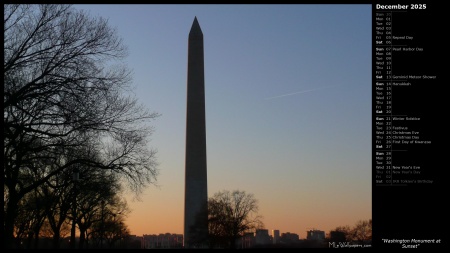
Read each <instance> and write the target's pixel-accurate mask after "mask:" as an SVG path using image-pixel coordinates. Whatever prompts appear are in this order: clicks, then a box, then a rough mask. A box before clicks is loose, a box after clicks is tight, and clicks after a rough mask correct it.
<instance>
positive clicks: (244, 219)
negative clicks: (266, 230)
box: [208, 190, 263, 248]
mask: <svg viewBox="0 0 450 253" xmlns="http://www.w3.org/2000/svg"><path fill="white" fill-rule="evenodd" d="M262 227H263V223H262V216H260V215H258V200H257V199H255V197H254V196H253V194H251V193H246V192H245V191H240V190H234V191H232V192H230V191H227V190H225V191H220V192H217V193H215V194H214V196H213V197H210V198H209V200H208V229H209V237H210V246H211V247H226V248H235V247H236V240H237V239H238V238H239V237H241V236H243V235H244V233H245V232H250V231H253V230H254V229H256V228H262Z"/></svg>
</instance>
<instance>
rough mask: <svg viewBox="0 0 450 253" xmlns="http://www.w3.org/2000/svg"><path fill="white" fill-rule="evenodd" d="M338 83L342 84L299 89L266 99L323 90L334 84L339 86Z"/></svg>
mask: <svg viewBox="0 0 450 253" xmlns="http://www.w3.org/2000/svg"><path fill="white" fill-rule="evenodd" d="M338 85H340V84H335V85H329V86H323V87H319V88H315V89H309V90H302V91H297V92H293V93H288V94H283V95H278V96H275V97H268V98H265V99H266V100H269V99H275V98H282V97H287V96H292V95H297V94H302V93H307V92H311V91H316V90H323V89H326V88H330V87H334V86H338Z"/></svg>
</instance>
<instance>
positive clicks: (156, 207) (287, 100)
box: [75, 4, 372, 239]
mask: <svg viewBox="0 0 450 253" xmlns="http://www.w3.org/2000/svg"><path fill="white" fill-rule="evenodd" d="M75 8H79V9H83V10H86V11H88V12H89V13H90V14H91V15H92V16H101V17H104V18H107V19H108V20H109V21H108V22H109V24H110V25H111V26H112V27H115V28H117V32H118V34H119V36H121V37H122V38H123V42H124V44H125V45H126V46H128V50H129V56H128V57H127V58H126V64H127V65H128V66H129V67H130V68H131V69H132V70H133V84H134V85H135V94H136V96H137V97H138V99H139V101H140V102H141V103H142V104H144V105H145V106H146V107H147V108H149V109H150V110H151V111H155V112H158V113H160V114H161V116H160V117H159V118H157V119H156V120H155V121H153V122H152V123H151V124H152V125H153V126H154V129H155V131H154V133H153V134H152V136H151V141H150V142H149V145H150V146H151V147H152V148H155V149H157V150H158V153H157V160H158V162H159V166H158V169H159V172H160V174H159V176H158V182H157V184H158V186H149V187H148V188H147V189H146V190H145V192H144V193H143V194H142V195H141V196H140V200H139V201H138V200H133V199H132V198H131V194H130V195H129V197H128V204H129V207H130V209H131V210H132V212H131V213H130V215H129V216H128V217H127V218H126V222H127V225H128V226H129V228H130V230H131V233H132V234H135V235H139V236H141V235H143V234H159V233H178V234H182V233H183V219H184V159H185V126H186V79H187V46H188V44H187V42H188V34H189V30H190V28H191V25H192V22H193V20H194V17H195V16H196V17H197V19H198V21H199V23H200V26H201V29H202V31H203V35H204V55H205V92H206V142H207V166H208V195H209V196H212V195H213V194H214V193H216V192H218V191H221V190H230V191H232V190H236V189H239V190H243V191H246V192H247V193H252V194H254V196H255V198H256V199H258V200H259V207H260V209H259V213H260V214H261V215H262V216H263V222H264V224H265V227H266V229H269V230H272V229H278V230H280V233H285V232H291V233H297V234H299V236H300V238H301V239H303V238H305V236H306V231H307V230H309V229H312V228H315V229H319V230H324V231H325V232H326V233H328V232H329V231H330V230H331V229H333V228H335V227H337V226H342V225H349V226H353V225H354V224H355V223H356V222H357V221H358V220H368V219H370V218H371V217H372V198H371V196H372V184H371V125H372V124H371V103H372V102H371V97H372V94H371V5H370V4H364V5H363V4H360V5H348V4H346V5H344V4H341V5H325V4H321V5H300V4H298V5H273V4H272V5H231V4H230V5H216V4H211V5H198V4H197V5H194V4H185V5H174V4H171V5H153V4H148V5H137V4H130V5H126V4H122V5H106V4H102V5H75Z"/></svg>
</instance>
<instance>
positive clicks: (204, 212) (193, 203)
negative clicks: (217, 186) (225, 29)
mask: <svg viewBox="0 0 450 253" xmlns="http://www.w3.org/2000/svg"><path fill="white" fill-rule="evenodd" d="M206 175H207V173H206V126H205V76H204V64H203V33H202V30H201V28H200V25H199V23H198V21H197V17H195V18H194V22H193V23H192V27H191V31H190V32H189V40H188V69H187V110H186V167H185V189H184V194H185V195H184V247H185V248H196V247H204V246H205V243H206V239H207V237H208V209H207V205H208V187H207V186H208V185H207V176H206Z"/></svg>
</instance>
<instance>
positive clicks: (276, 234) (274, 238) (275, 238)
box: [272, 229, 280, 244]
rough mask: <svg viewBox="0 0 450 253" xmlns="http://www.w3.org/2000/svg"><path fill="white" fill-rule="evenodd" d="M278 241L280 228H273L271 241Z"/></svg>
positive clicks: (275, 242) (274, 242)
mask: <svg viewBox="0 0 450 253" xmlns="http://www.w3.org/2000/svg"><path fill="white" fill-rule="evenodd" d="M279 242H280V230H277V229H273V230H272V243H273V244H277V243H279Z"/></svg>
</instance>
